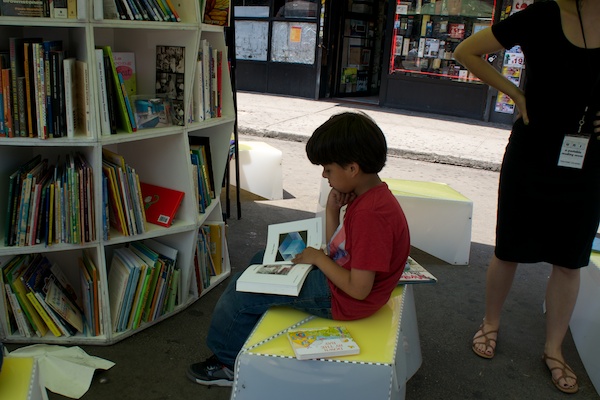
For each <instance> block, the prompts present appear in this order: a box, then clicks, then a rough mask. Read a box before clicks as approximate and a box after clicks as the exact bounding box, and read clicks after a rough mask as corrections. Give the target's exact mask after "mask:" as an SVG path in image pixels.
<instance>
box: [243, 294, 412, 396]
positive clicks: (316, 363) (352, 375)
mask: <svg viewBox="0 0 600 400" xmlns="http://www.w3.org/2000/svg"><path fill="white" fill-rule="evenodd" d="M412 290H413V289H412V286H411V285H405V286H399V287H397V288H396V289H395V290H394V292H393V295H392V296H391V298H390V300H389V301H388V303H387V304H386V305H385V306H384V307H382V308H381V309H380V310H379V311H378V312H377V313H375V314H374V315H372V316H371V317H368V318H364V319H361V320H356V321H343V322H339V321H332V320H328V319H323V318H316V317H312V316H310V315H309V314H306V313H304V312H301V311H297V310H293V309H290V308H285V307H274V308H272V309H270V310H269V311H268V312H267V313H266V314H265V315H264V316H263V317H262V319H261V320H260V322H259V323H258V324H257V326H256V327H255V329H254V331H253V332H252V334H251V335H250V337H249V338H248V339H247V340H246V343H245V344H244V347H243V349H242V350H241V352H240V353H239V355H238V357H237V359H236V365H235V377H234V383H233V390H232V392H231V399H232V400H234V399H235V400H265V399H285V400H305V399H311V398H314V399H328V398H331V399H343V398H346V399H369V400H383V399H393V400H402V399H404V397H405V393H406V382H407V381H408V379H410V377H412V376H413V375H414V373H415V372H416V371H417V370H418V369H419V367H420V366H421V361H422V359H421V347H420V341H419V332H418V328H417V316H416V309H415V304H414V298H413V292H412ZM311 317H312V318H311ZM307 319H308V320H307ZM331 325H344V326H346V327H347V328H348V330H349V331H350V334H351V335H352V336H353V338H354V339H355V340H356V342H357V344H358V345H359V347H360V349H361V352H360V354H358V355H355V356H345V357H335V358H330V359H322V360H304V361H299V360H297V359H296V358H295V357H294V353H293V350H292V348H291V346H290V343H289V341H288V339H287V337H286V335H284V333H285V332H286V331H287V330H288V329H290V328H296V327H299V326H302V327H305V328H310V327H324V326H331Z"/></svg>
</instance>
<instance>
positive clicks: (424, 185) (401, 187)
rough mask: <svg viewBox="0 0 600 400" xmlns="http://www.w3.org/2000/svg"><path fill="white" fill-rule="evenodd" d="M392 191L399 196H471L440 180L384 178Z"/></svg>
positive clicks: (463, 198) (442, 197) (467, 199)
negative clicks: (464, 194)
mask: <svg viewBox="0 0 600 400" xmlns="http://www.w3.org/2000/svg"><path fill="white" fill-rule="evenodd" d="M383 181H384V182H385V183H387V184H388V187H389V188H390V190H391V192H392V193H393V194H395V195H399V196H410V197H428V198H434V199H444V200H454V201H468V202H470V201H471V200H469V198H467V197H465V196H463V195H462V194H461V193H459V192H457V191H456V190H454V189H452V188H451V187H450V186H449V185H447V184H445V183H440V182H424V181H409V180H404V179H388V178H383Z"/></svg>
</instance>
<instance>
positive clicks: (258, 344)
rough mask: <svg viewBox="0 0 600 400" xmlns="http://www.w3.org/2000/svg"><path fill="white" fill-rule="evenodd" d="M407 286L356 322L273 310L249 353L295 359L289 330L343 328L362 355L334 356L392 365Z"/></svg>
mask: <svg viewBox="0 0 600 400" xmlns="http://www.w3.org/2000/svg"><path fill="white" fill-rule="evenodd" d="M403 294H404V286H398V287H397V288H396V289H394V292H393V293H392V296H391V297H390V300H389V301H388V302H387V304H386V305H385V306H383V307H382V308H381V309H380V310H379V311H377V312H376V313H375V314H374V315H372V316H370V317H368V318H363V319H360V320H356V321H332V320H328V319H324V318H317V317H314V318H312V319H309V320H308V321H305V320H306V319H308V318H311V316H310V315H309V314H307V313H305V312H302V311H298V310H294V309H291V308H288V307H273V308H271V309H270V310H269V311H267V313H266V314H265V315H264V316H263V318H262V319H261V320H260V322H259V323H258V325H257V327H256V328H255V329H254V331H253V332H252V334H251V335H250V337H249V338H248V340H247V341H246V344H245V350H246V352H248V353H250V354H257V355H267V356H278V357H294V351H293V350H292V348H291V346H290V343H289V341H288V338H287V336H286V335H285V334H284V333H285V331H286V330H287V329H288V328H296V327H298V326H302V328H318V327H325V326H332V325H343V326H345V327H347V328H348V330H349V331H350V334H351V335H352V337H353V338H354V340H355V341H356V343H357V344H358V346H359V347H360V354H357V355H352V356H344V357H334V358H333V359H339V360H340V361H349V362H366V363H381V364H392V363H393V361H394V356H395V353H396V345H397V342H398V334H399V323H400V316H401V312H402V303H403Z"/></svg>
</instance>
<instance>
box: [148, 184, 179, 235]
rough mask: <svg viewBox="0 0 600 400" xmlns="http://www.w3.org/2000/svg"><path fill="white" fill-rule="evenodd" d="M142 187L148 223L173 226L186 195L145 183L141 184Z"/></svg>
mask: <svg viewBox="0 0 600 400" xmlns="http://www.w3.org/2000/svg"><path fill="white" fill-rule="evenodd" d="M140 187H141V189H142V197H143V199H144V208H145V210H146V221H148V222H151V223H153V224H156V225H161V226H165V227H169V226H171V225H172V224H173V219H174V218H175V214H176V213H177V210H178V209H179V206H180V205H181V201H182V200H183V195H184V193H183V192H181V191H179V190H173V189H168V188H165V187H161V186H156V185H151V184H149V183H144V182H140Z"/></svg>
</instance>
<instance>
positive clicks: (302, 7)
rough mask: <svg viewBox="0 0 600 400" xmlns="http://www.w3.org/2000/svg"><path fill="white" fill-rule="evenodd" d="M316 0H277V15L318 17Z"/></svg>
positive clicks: (281, 16)
mask: <svg viewBox="0 0 600 400" xmlns="http://www.w3.org/2000/svg"><path fill="white" fill-rule="evenodd" d="M318 7H319V6H318V4H317V1H316V0H275V8H274V10H275V17H278V18H311V19H315V18H317V10H318Z"/></svg>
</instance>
